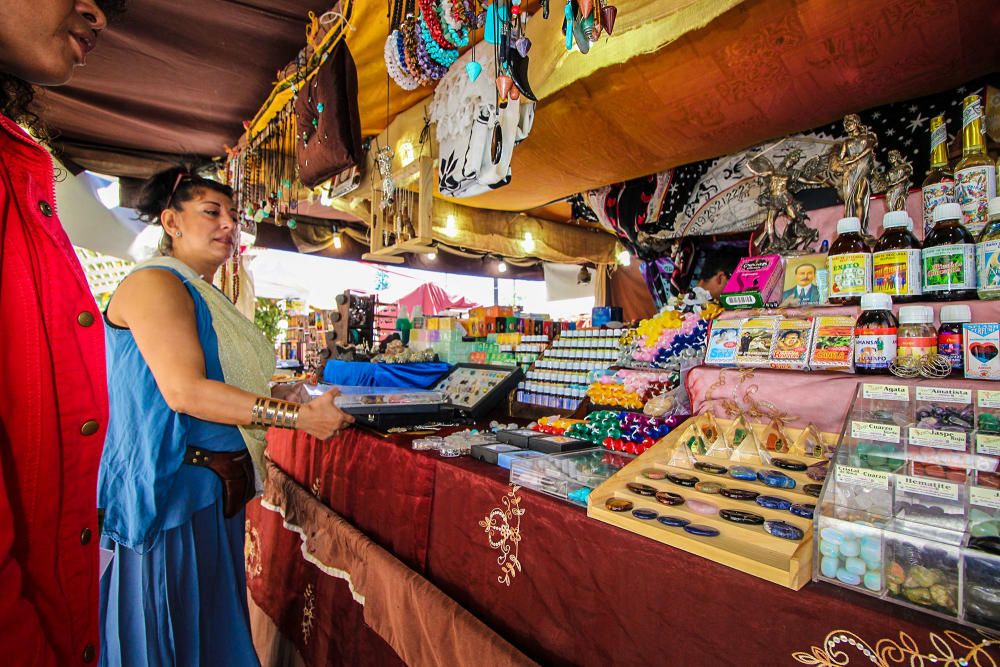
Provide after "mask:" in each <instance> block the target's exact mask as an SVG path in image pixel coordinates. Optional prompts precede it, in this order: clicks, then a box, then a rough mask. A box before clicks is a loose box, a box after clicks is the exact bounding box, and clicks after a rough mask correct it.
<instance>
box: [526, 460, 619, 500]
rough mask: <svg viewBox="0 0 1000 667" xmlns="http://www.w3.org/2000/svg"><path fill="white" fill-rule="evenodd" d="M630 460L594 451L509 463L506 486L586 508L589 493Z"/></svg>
mask: <svg viewBox="0 0 1000 667" xmlns="http://www.w3.org/2000/svg"><path fill="white" fill-rule="evenodd" d="M634 458H635V457H634V456H631V455H629V454H623V453H621V452H609V451H608V450H606V449H603V448H594V449H584V450H579V451H575V452H564V453H560V454H546V455H543V456H536V457H533V458H527V459H519V460H515V461H513V462H512V463H511V466H510V483H511V484H518V485H520V486H524V487H527V488H529V489H534V490H535V491H541V492H542V493H547V494H549V495H551V496H556V497H557V498H562V499H563V500H568V501H570V502H571V503H574V504H576V505H580V506H583V507H586V506H587V498H588V497H589V496H590V492H591V491H592V490H593V489H595V488H597V487H598V486H600V485H601V484H603V483H604V482H605V481H606V480H607V479H608V478H609V477H611V476H612V475H614V474H615V473H616V472H618V471H619V470H621V469H622V468H624V467H625V466H626V465H628V464H629V463H631V462H632V460H633V459H634Z"/></svg>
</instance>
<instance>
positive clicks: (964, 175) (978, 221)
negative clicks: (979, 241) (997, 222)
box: [955, 95, 997, 236]
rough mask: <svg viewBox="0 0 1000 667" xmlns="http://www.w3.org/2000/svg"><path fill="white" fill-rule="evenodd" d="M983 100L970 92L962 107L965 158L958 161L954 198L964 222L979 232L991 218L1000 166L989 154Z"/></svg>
mask: <svg viewBox="0 0 1000 667" xmlns="http://www.w3.org/2000/svg"><path fill="white" fill-rule="evenodd" d="M984 132H985V130H984V126H983V103H982V100H981V99H980V97H979V95H969V96H968V97H966V98H965V101H964V103H963V107H962V159H961V160H960V161H959V162H958V164H957V165H955V201H956V202H957V203H958V204H959V205H960V206H961V207H962V218H963V219H962V225H963V226H964V227H965V228H966V229H967V230H969V233H971V234H972V235H973V236H978V235H979V233H980V232H981V231H982V230H983V227H985V226H986V222H987V220H988V219H989V212H988V211H989V203H990V200H991V199H993V198H994V197H996V195H997V168H996V165H995V164H993V160H991V159H990V158H989V156H988V155H987V154H986V136H985V134H984Z"/></svg>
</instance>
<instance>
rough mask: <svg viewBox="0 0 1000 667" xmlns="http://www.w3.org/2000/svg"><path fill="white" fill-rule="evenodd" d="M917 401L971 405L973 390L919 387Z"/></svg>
mask: <svg viewBox="0 0 1000 667" xmlns="http://www.w3.org/2000/svg"><path fill="white" fill-rule="evenodd" d="M917 400H918V401H936V402H938V403H971V402H972V390H971V389H953V388H951V387H917Z"/></svg>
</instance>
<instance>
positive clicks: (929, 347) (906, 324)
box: [896, 306, 938, 362]
mask: <svg viewBox="0 0 1000 667" xmlns="http://www.w3.org/2000/svg"><path fill="white" fill-rule="evenodd" d="M937 351H938V347H937V331H935V330H934V309H933V308H931V307H930V306H900V307H899V330H898V331H897V335H896V357H897V358H898V359H900V360H903V359H906V358H910V357H912V358H914V360H916V361H918V362H919V361H920V360H922V359H923V358H925V357H929V356H930V355H932V354H937Z"/></svg>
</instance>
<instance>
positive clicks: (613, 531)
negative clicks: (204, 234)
mask: <svg viewBox="0 0 1000 667" xmlns="http://www.w3.org/2000/svg"><path fill="white" fill-rule="evenodd" d="M167 4H169V3H165V2H154V3H152V5H153V8H152V9H151V10H150V11H149V12H147V13H146V14H145V15H144V16H143V18H141V19H137V20H136V23H134V24H129V23H128V22H127V21H128V20H126V25H125V28H126V29H125V31H124V33H127V32H128V31H129V30H131V31H133V34H135V35H146V36H151V35H153V34H154V33H155V25H156V23H155V18H156V17H157V16H158V15H165V14H166V13H167V12H168V11H172V10H170V8H168V7H167ZM284 4H287V5H289V6H290V7H289V8H287V9H288V15H289V16H290V15H294V16H295V17H296V18H295V20H291V19H287V16H286V15H284V14H282V15H281V17H277V18H276V17H270V18H269V21H272V22H279V19H281V21H280V22H281V25H282V27H281V29H280V32H281V39H282V40H284V50H281V49H278V48H277V47H276V46H275V45H276V44H277V42H278V41H280V40H272V42H269V44H270V47H269V48H272V50H271V51H269V52H268V57H273V58H274V59H275V61H274V62H273V63H270V62H269V64H268V66H269V67H271V66H273V67H281V69H280V70H279V71H278V75H277V83H274V79H275V77H274V76H272V73H271V72H267V71H262V70H261V71H258V70H260V68H259V67H258V65H257V64H256V63H248V64H247V68H248V69H247V70H246V71H247V72H248V73H252V74H253V77H251V78H254V79H255V81H256V84H257V85H256V88H254V89H255V90H257V91H258V97H256V98H252V97H250V96H247V95H246V94H245V93H244V92H243V91H245V90H246V89H247V88H246V87H245V86H243V87H240V89H239V90H240V91H241V94H242V97H240V98H239V103H240V105H241V106H240V107H239V109H238V110H235V111H233V110H230V112H231V113H229V116H230V120H232V119H233V118H237V119H238V120H240V121H243V123H242V134H240V130H239V129H238V128H239V124H238V123H237V124H236V126H235V127H236V128H237V129H236V130H235V131H233V130H232V128H230V127H228V126H227V129H225V130H222V129H220V128H218V127H213V126H212V124H211V123H210V122H209V121H210V120H211V119H210V118H207V117H204V118H201V119H200V120H202V121H205V122H204V123H202V125H201V126H200V129H199V131H198V132H191V131H190V130H184V129H183V126H182V125H179V124H178V123H177V122H176V116H174V115H173V112H172V111H170V110H171V107H170V106H169V105H164V108H165V109H167V110H168V111H170V113H167V116H168V120H170V119H172V120H173V121H174V122H173V123H168V125H169V126H170V127H171V128H172V129H171V132H170V133H168V134H167V135H166V136H164V137H160V138H153V139H151V138H148V137H147V138H144V139H142V140H140V135H141V134H142V129H143V128H142V125H141V124H137V123H136V122H135V121H134V120H123V121H122V127H120V128H117V130H116V132H117V134H115V133H112V132H111V131H110V128H107V127H98V128H90V129H89V130H87V131H85V130H84V129H83V128H81V127H80V126H79V125H78V124H77V121H76V120H75V118H74V117H73V116H72V114H71V113H70V112H71V111H72V110H73V109H74V108H77V107H78V106H80V105H83V106H89V107H94V106H95V105H96V106H98V107H100V103H98V102H95V101H93V99H92V98H87V97H85V96H82V95H80V94H79V91H74V90H73V89H72V88H70V91H69V92H68V93H57V94H53V95H52V97H53V99H52V100H51V102H52V103H53V104H54V106H55V114H54V118H56V119H57V120H61V122H62V124H63V129H64V141H63V148H64V150H65V153H66V155H67V159H69V160H72V161H73V162H74V163H75V164H77V165H82V166H86V167H88V168H90V169H93V170H94V171H96V172H100V173H111V174H113V175H114V176H115V177H116V178H115V179H104V180H101V179H99V178H98V177H96V176H87V177H86V178H88V179H90V180H88V181H87V182H86V183H76V184H75V185H74V184H73V183H71V184H70V185H71V186H72V187H75V188H77V189H79V188H85V189H89V190H90V191H91V192H93V193H95V194H98V195H99V196H102V199H106V200H107V201H106V202H105V203H106V205H107V207H108V209H110V210H109V211H108V212H101V215H102V216H104V217H105V218H106V220H105V221H104V226H103V227H102V228H101V229H102V230H104V231H103V233H102V235H94V233H93V229H90V230H87V231H86V233H89V234H90V236H89V237H88V238H84V237H85V235H86V234H85V231H84V230H83V229H82V228H81V229H80V231H79V236H74V240H75V241H77V243H78V245H81V246H85V247H86V248H88V249H87V250H81V251H80V253H81V257H82V258H83V260H84V262H85V264H86V265H87V266H88V268H89V270H90V275H91V278H92V285H93V286H94V290H95V293H100V292H102V291H107V290H109V289H113V285H114V284H115V276H116V275H118V276H119V277H120V275H121V274H122V272H123V271H124V270H127V260H132V259H137V258H139V257H140V256H141V255H142V254H143V253H149V252H150V251H151V250H152V248H153V246H154V245H155V244H150V243H149V242H148V239H146V242H143V240H142V234H141V233H140V232H139V230H137V229H134V228H133V227H131V226H130V225H129V220H128V216H127V215H125V214H123V213H122V211H123V210H127V206H128V202H129V197H130V196H131V194H130V192H131V191H132V188H133V186H134V179H135V178H136V177H139V176H142V175H144V174H146V173H148V172H149V171H151V170H153V169H155V167H156V166H157V165H158V164H161V163H162V162H163V160H164V159H166V158H167V157H170V156H176V155H177V154H180V153H184V152H191V151H189V150H188V151H186V150H180V149H178V146H181V147H184V148H194V149H195V150H194V152H195V153H197V154H200V155H205V156H214V157H216V158H217V159H216V161H215V162H214V163H213V164H210V165H206V168H207V169H208V170H209V171H214V173H215V174H216V175H217V177H219V178H223V179H225V180H226V181H227V182H228V183H229V184H231V185H232V186H233V188H234V190H235V192H236V193H237V204H238V207H239V210H240V212H241V215H242V217H243V223H244V230H243V231H244V236H243V240H244V243H243V244H242V247H241V252H240V253H238V254H237V256H236V257H234V258H233V261H232V262H231V263H230V264H229V265H227V267H226V270H225V271H224V272H223V274H222V275H220V276H217V284H218V286H219V287H220V288H221V289H222V290H223V291H225V292H226V293H227V295H229V296H230V297H231V299H232V300H233V301H234V303H237V304H238V305H239V306H240V307H241V308H242V309H243V310H244V312H245V313H246V314H247V315H248V316H251V315H252V316H254V317H255V321H257V323H258V325H259V326H260V328H261V329H262V330H263V331H264V332H265V333H266V334H267V335H268V336H269V337H270V338H271V340H272V341H273V342H274V344H275V355H276V360H277V364H278V371H277V373H276V375H275V378H274V381H275V383H301V382H302V381H303V380H306V382H305V383H304V384H301V385H298V384H297V385H296V386H297V387H299V388H300V389H301V390H302V391H303V392H307V393H309V394H311V395H313V396H318V395H321V394H322V393H323V392H325V391H326V390H328V389H329V388H330V387H331V386H337V387H339V388H340V390H341V392H342V394H341V395H340V396H339V397H338V398H337V399H336V400H337V403H338V405H340V406H341V407H342V408H343V409H344V410H346V411H349V412H351V413H352V414H353V415H354V416H355V418H356V420H357V426H356V427H354V428H352V429H350V430H349V431H347V432H345V433H343V434H342V435H339V436H336V437H335V438H333V439H331V440H329V441H325V442H321V441H317V440H316V439H314V438H312V437H309V436H306V435H304V434H300V433H293V432H291V431H286V430H280V429H272V430H271V431H270V433H269V435H268V442H269V446H268V454H269V459H270V462H269V469H268V479H267V480H266V484H265V490H264V495H263V498H262V499H261V500H259V501H256V502H254V503H253V504H252V505H251V506H250V509H249V510H248V521H247V541H246V557H247V577H248V586H249V590H250V592H251V598H252V603H251V612H252V616H253V621H254V628H255V639H256V642H257V648H258V651H259V653H260V654H261V659H262V662H264V663H265V664H268V661H269V660H273V661H275V662H280V661H281V660H283V659H285V658H287V657H288V656H293V655H294V656H295V657H296V659H299V660H301V661H303V662H304V663H306V664H313V665H322V664H380V665H383V664H398V663H405V664H440V665H445V664H449V665H453V664H471V663H473V662H482V663H484V664H531V663H533V662H537V663H540V664H581V665H584V664H585V665H591V664H592V665H607V664H625V663H632V662H641V663H650V662H654V663H662V662H664V660H667V661H668V662H670V663H671V664H695V663H702V662H712V663H718V664H785V663H786V662H787V663H791V662H793V661H796V662H798V663H802V664H824V665H826V664H838V665H842V664H855V663H857V664H868V663H869V662H877V663H878V664H885V665H889V664H916V663H919V664H927V663H930V662H935V661H938V660H941V661H943V662H944V661H948V662H949V664H958V665H966V664H993V663H994V662H995V661H996V660H997V659H998V655H1000V646H998V642H997V640H996V639H995V633H996V632H997V631H1000V585H998V582H1000V385H998V384H995V381H997V380H1000V309H998V308H997V306H996V305H995V300H996V299H1000V259H998V257H1000V197H997V195H998V181H997V162H996V160H997V158H998V153H1000V79H998V77H997V74H996V71H997V64H998V63H1000V51H998V46H997V44H996V43H995V40H991V39H989V38H988V35H990V34H994V33H996V32H997V30H998V29H1000V12H998V11H997V8H996V6H995V3H991V2H989V1H987V0H983V1H976V2H957V0H956V1H952V2H940V1H939V2H933V3H931V2H913V1H911V0H878V1H876V2H869V3H866V4H865V6H864V7H861V6H854V5H848V6H845V5H844V4H843V3H833V2H827V1H824V0H807V1H805V2H791V1H788V0H749V1H746V2H740V1H739V0H734V1H730V2H708V1H695V2H671V1H665V0H664V1H661V2H639V1H638V0H635V1H633V0H618V2H616V3H615V4H611V2H606V1H604V0H600V1H597V0H595V1H593V2H591V1H588V0H571V1H569V2H566V3H565V4H564V5H561V6H556V5H555V4H552V3H550V2H547V1H545V0H542V1H541V2H536V1H532V0H492V2H486V1H483V2H475V1H471V0H463V1H455V2H452V1H450V0H443V1H442V0H421V1H420V2H419V3H417V2H402V1H398V0H397V1H394V2H392V3H390V4H389V7H388V9H389V11H388V13H387V12H385V11H384V10H385V8H383V7H372V6H364V5H365V4H366V3H354V2H350V1H349V0H342V1H341V2H339V3H336V4H335V5H334V6H333V7H314V6H308V7H307V5H312V4H314V3H308V2H288V3H284ZM300 10H301V11H300ZM306 10H314V11H316V13H315V14H310V15H309V23H308V27H307V31H306V40H305V42H304V43H305V46H304V47H303V42H302V39H301V37H302V35H301V25H300V24H301V19H302V18H303V17H304V16H305V12H306ZM320 10H328V11H325V12H321V11H320ZM177 11H181V10H177ZM234 11H236V10H234ZM239 11H247V10H244V9H240V10H239ZM207 16H208V18H209V21H208V22H209V24H211V23H212V21H213V20H215V18H216V17H215V13H214V12H208V14H207ZM244 18H245V19H246V21H247V24H248V25H253V26H254V29H253V30H250V29H247V30H245V31H242V32H239V35H238V38H239V39H241V40H246V43H247V44H253V43H256V42H255V41H254V40H255V39H256V37H255V33H254V31H255V30H256V31H267V30H270V31H272V32H276V31H278V28H277V27H275V26H273V25H272V26H264V25H263V23H264V22H263V21H260V22H258V21H256V20H253V19H252V17H251V16H245V17H244ZM296 31H299V32H298V33H296ZM202 38H204V39H208V38H207V36H202ZM112 39H113V36H112ZM296 40H298V41H296ZM153 43H154V44H155V48H154V50H156V51H157V53H160V54H161V55H163V54H166V53H169V52H170V49H171V46H170V45H169V44H166V43H164V41H163V40H155V39H154V40H153ZM248 48H249V46H248ZM134 53H135V52H134V51H133V50H132V48H131V47H130V46H129V45H128V44H126V43H121V42H120V43H117V44H116V43H112V45H111V48H109V49H108V50H107V51H106V53H105V54H104V56H103V57H105V58H106V59H107V60H106V61H102V62H98V63H97V67H98V68H100V67H102V66H109V67H110V66H111V65H112V64H113V63H114V62H121V60H122V59H123V58H126V57H129V56H130V55H134ZM279 56H280V57H279ZM220 59H222V56H220ZM181 69H182V70H183V69H184V68H183V67H182V68H181ZM188 73H190V72H188ZM184 74H185V72H184V71H181V72H180V73H179V76H183V75H184ZM248 77H250V74H248ZM79 83H80V85H81V86H86V85H88V84H87V82H86V80H85V79H84V78H83V77H81V78H80V80H79ZM134 83H135V85H136V87H137V89H138V90H142V91H144V92H146V93H148V95H150V98H149V99H150V100H152V101H156V100H157V99H159V98H158V97H157V96H158V95H160V93H157V92H156V91H153V90H149V89H148V88H143V85H142V82H141V81H135V82H134ZM272 85H273V87H270V88H269V86H272ZM112 92H113V91H112ZM115 94H116V95H120V93H115ZM109 100H111V101H113V102H114V101H118V102H120V103H122V104H123V105H124V108H126V109H132V110H134V109H135V104H136V102H135V100H134V99H132V98H127V99H122V100H115V97H114V95H111V96H110V97H109ZM102 110H104V111H106V109H103V108H102ZM195 117H197V114H196V116H195ZM88 131H89V132H90V134H89V135H88V134H87V132H88ZM237 135H239V136H237ZM84 138H86V139H88V140H89V141H83V139H84ZM142 141H144V142H145V143H142ZM132 144H135V145H132ZM223 144H225V146H224V150H223ZM138 145H141V146H142V147H143V148H144V149H145V150H144V151H139V150H137V147H138ZM80 178H83V177H80ZM95 179H97V180H95ZM71 180H72V179H71ZM113 184H115V185H114V186H113ZM112 187H117V188H119V189H120V193H121V196H120V197H119V198H114V197H112V196H111V195H110V189H112ZM74 192H75V191H74ZM100 193H104V194H103V195H100ZM71 195H72V193H70V192H68V193H67V194H65V195H63V194H61V195H60V197H63V196H65V197H69V196H71ZM77 195H79V193H78V192H77ZM122 207H124V208H122ZM68 224H69V225H70V226H71V231H72V224H73V222H72V220H70V222H69V223H68ZM98 252H99V253H103V254H97V253H98ZM416 619H419V622H417V620H416ZM663 655H669V656H670V658H669V659H666V658H663V657H662V656H663Z"/></svg>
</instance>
